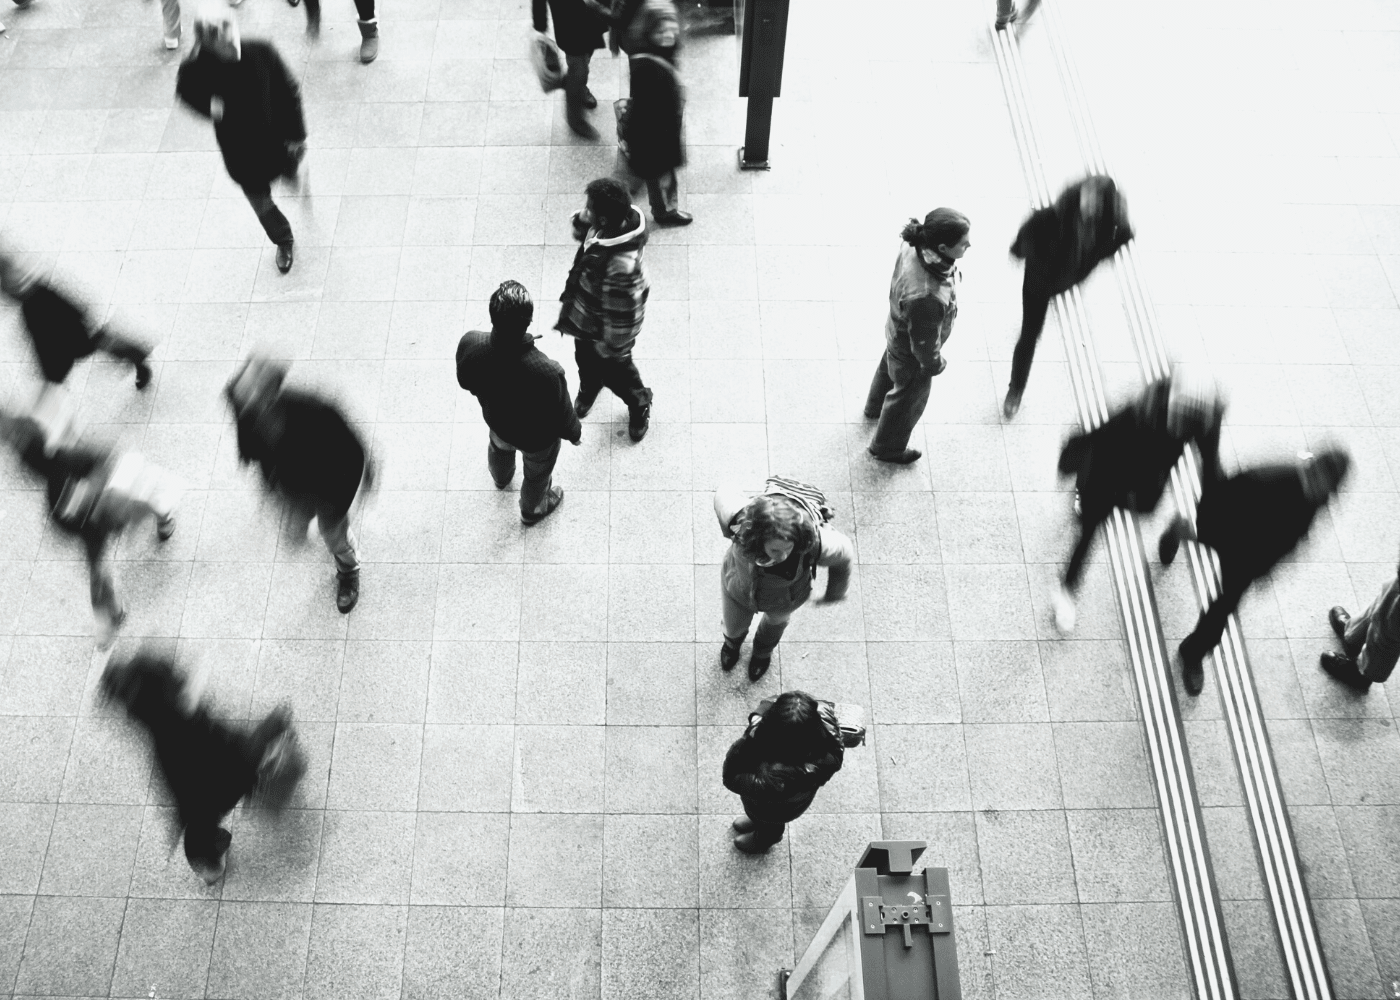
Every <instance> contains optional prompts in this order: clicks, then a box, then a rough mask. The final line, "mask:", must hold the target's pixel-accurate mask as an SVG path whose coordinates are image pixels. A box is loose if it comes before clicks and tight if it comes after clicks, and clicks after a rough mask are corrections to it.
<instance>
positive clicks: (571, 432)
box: [556, 369, 583, 444]
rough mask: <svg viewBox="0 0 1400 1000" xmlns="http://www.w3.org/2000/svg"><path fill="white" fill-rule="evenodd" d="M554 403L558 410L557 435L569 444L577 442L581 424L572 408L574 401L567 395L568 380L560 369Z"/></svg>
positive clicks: (581, 432) (579, 436) (581, 438)
mask: <svg viewBox="0 0 1400 1000" xmlns="http://www.w3.org/2000/svg"><path fill="white" fill-rule="evenodd" d="M556 405H557V407H558V412H559V428H560V429H559V436H560V437H561V438H562V439H563V440H565V441H568V442H569V443H570V444H578V443H579V442H580V441H582V440H583V424H582V423H580V422H579V419H578V412H577V411H576V410H574V401H573V398H572V397H571V396H570V395H569V382H568V379H567V378H565V377H564V372H563V370H562V369H561V370H560V372H559V401H558V403H557V404H556Z"/></svg>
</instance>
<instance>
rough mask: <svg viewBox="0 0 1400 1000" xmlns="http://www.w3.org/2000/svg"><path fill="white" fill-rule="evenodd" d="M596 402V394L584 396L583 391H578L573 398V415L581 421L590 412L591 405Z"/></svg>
mask: <svg viewBox="0 0 1400 1000" xmlns="http://www.w3.org/2000/svg"><path fill="white" fill-rule="evenodd" d="M597 401H598V394H597V393H596V392H594V393H588V394H585V393H584V391H583V390H582V389H580V390H579V391H578V395H577V396H575V397H574V413H576V414H577V415H578V418H579V419H580V420H582V419H583V418H584V417H586V416H588V414H589V413H590V412H592V410H593V404H594V403H596V402H597Z"/></svg>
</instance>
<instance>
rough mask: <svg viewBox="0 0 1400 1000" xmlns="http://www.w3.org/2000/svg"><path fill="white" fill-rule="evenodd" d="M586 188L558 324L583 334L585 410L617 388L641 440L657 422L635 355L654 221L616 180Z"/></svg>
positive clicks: (631, 431) (579, 353) (579, 349)
mask: <svg viewBox="0 0 1400 1000" xmlns="http://www.w3.org/2000/svg"><path fill="white" fill-rule="evenodd" d="M585 194H586V196H587V201H586V202H585V204H584V207H583V211H581V212H576V213H575V214H574V220H573V222H574V239H576V240H578V241H579V248H578V253H577V254H575V255H574V264H573V267H571V268H570V269H569V279H568V281H567V282H565V284H564V293H563V294H562V295H560V296H559V301H560V302H562V303H563V307H562V308H561V309H560V310H559V322H558V323H556V324H555V325H554V328H555V329H556V330H558V331H559V332H560V333H567V334H568V335H569V336H571V337H573V338H575V342H574V359H575V360H576V361H577V362H578V383H579V385H578V397H577V398H576V399H575V400H574V410H575V411H576V412H577V413H578V416H579V417H580V418H583V417H586V416H588V411H589V410H591V409H592V408H593V403H594V401H595V400H596V399H597V398H598V393H600V392H602V391H603V389H604V387H606V388H608V389H611V390H612V391H613V393H614V394H615V395H616V396H617V398H618V399H621V400H622V401H623V402H624V403H626V404H627V412H628V414H629V420H628V423H627V434H628V436H629V437H631V439H632V440H633V441H640V440H641V439H642V438H644V437H646V433H647V428H648V427H649V426H650V425H651V390H650V389H648V388H647V387H646V386H645V385H644V384H643V383H642V375H641V372H639V371H637V365H636V363H635V362H633V360H632V345H633V344H634V343H636V340H637V335H638V334H639V333H641V330H642V319H643V318H644V317H645V315H646V303H647V296H648V295H649V294H650V291H651V289H650V286H649V285H648V283H647V277H646V272H645V271H644V270H643V269H642V248H643V247H644V246H646V241H647V234H646V223H645V221H644V220H643V219H642V213H641V212H640V211H639V210H638V209H637V207H636V206H635V205H633V204H632V199H631V196H630V195H629V194H628V192H627V188H626V186H625V185H623V184H622V183H621V182H620V181H618V180H617V179H616V178H613V177H603V178H600V179H598V180H596V181H593V182H592V183H590V184H589V185H588V187H587V188H586V189H585Z"/></svg>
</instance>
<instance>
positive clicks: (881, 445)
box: [869, 348, 933, 462]
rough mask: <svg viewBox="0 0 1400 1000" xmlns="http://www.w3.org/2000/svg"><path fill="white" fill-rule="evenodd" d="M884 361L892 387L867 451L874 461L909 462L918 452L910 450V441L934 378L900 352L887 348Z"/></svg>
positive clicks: (922, 412) (912, 358)
mask: <svg viewBox="0 0 1400 1000" xmlns="http://www.w3.org/2000/svg"><path fill="white" fill-rule="evenodd" d="M885 360H886V365H887V367H888V370H889V377H890V382H891V383H893V385H894V388H892V389H891V390H890V391H889V392H888V393H886V394H885V404H884V407H883V408H882V409H881V410H880V423H879V424H878V425H877V426H876V428H875V436H874V437H873V438H872V439H871V441H870V448H869V451H870V454H872V455H874V456H875V457H876V458H880V459H885V460H895V461H911V462H912V461H914V460H915V459H917V458H918V457H919V455H920V454H921V453H920V452H919V451H918V450H917V449H914V448H910V447H909V438H910V436H911V435H912V434H913V433H914V428H915V427H916V426H918V423H919V418H920V417H922V416H923V415H924V408H925V407H926V406H928V397H929V390H930V389H931V387H932V384H933V376H932V375H930V374H929V373H928V372H927V371H926V370H924V368H923V367H922V366H921V365H920V364H919V362H918V361H917V360H916V359H915V358H914V356H913V355H912V354H906V353H905V352H904V351H902V350H896V349H891V348H886V350H885ZM911 453H912V457H910V455H911Z"/></svg>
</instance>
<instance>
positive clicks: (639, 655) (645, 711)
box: [606, 642, 700, 726]
mask: <svg viewBox="0 0 1400 1000" xmlns="http://www.w3.org/2000/svg"><path fill="white" fill-rule="evenodd" d="M607 657H608V663H607V715H606V718H607V723H608V724H609V725H614V726H618V725H621V726H636V725H666V726H693V725H695V722H696V690H695V689H696V683H695V675H696V661H697V660H698V659H700V655H699V652H698V647H697V646H696V645H694V644H692V643H688V642H675V643H671V642H666V643H656V642H648V643H642V642H615V643H610V644H609V645H608V647H607Z"/></svg>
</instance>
